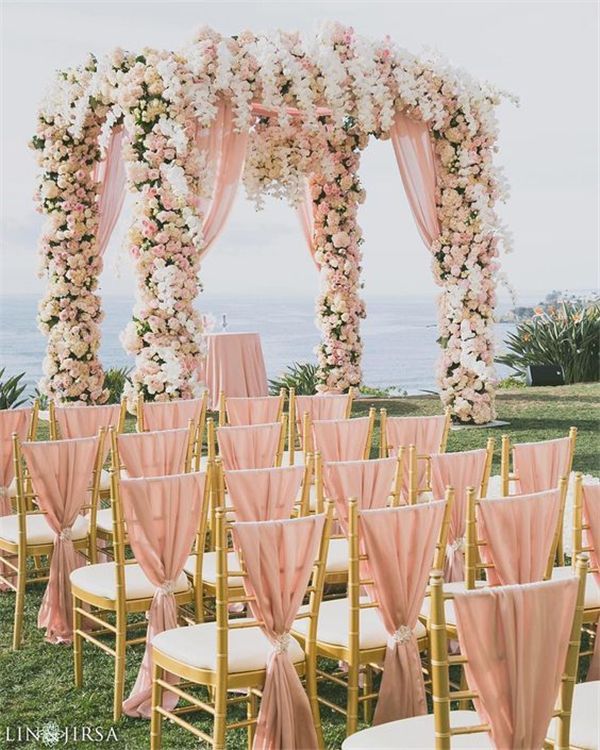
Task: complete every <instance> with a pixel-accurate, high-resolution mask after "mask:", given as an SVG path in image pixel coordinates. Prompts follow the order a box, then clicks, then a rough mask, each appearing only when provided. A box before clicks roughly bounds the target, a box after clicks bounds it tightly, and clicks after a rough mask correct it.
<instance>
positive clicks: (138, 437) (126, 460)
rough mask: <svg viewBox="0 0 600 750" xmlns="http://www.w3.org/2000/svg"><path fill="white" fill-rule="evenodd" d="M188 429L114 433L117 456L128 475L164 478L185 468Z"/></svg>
mask: <svg viewBox="0 0 600 750" xmlns="http://www.w3.org/2000/svg"><path fill="white" fill-rule="evenodd" d="M189 436H190V433H189V429H181V430H159V431H158V432H130V433H128V434H127V435H118V436H117V446H118V450H119V458H120V459H121V461H122V462H123V465H124V467H125V471H126V472H127V474H128V475H129V476H130V477H163V476H167V475H169V474H181V473H182V472H183V471H184V469H185V459H186V455H187V448H188V440H189Z"/></svg>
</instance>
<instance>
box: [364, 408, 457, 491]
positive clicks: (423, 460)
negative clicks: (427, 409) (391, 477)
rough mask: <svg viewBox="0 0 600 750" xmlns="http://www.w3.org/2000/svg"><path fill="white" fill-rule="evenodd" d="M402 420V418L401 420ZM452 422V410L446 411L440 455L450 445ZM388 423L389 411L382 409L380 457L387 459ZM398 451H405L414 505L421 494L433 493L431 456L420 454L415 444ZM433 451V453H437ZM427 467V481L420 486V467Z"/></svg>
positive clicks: (380, 412)
mask: <svg viewBox="0 0 600 750" xmlns="http://www.w3.org/2000/svg"><path fill="white" fill-rule="evenodd" d="M401 419H402V418H401ZM418 419H422V420H427V419H430V418H429V417H419V418H418ZM431 419H439V417H432V418H431ZM451 422H452V416H451V410H450V409H446V411H445V412H444V426H443V430H442V434H441V439H440V443H439V447H438V446H436V451H437V452H438V453H445V452H446V447H447V445H448V435H449V433H450V425H451ZM387 423H388V414H387V409H380V411H379V424H380V438H379V457H380V458H385V457H386V456H388V455H389V452H390V447H389V445H388V434H387ZM395 448H396V450H398V449H400V448H402V449H404V451H405V456H406V461H407V468H406V470H405V473H406V476H407V482H406V486H407V490H408V495H409V502H410V503H411V504H412V503H413V502H416V499H415V498H417V497H418V495H419V493H421V492H430V491H431V456H430V454H429V453H419V451H418V446H416V445H415V444H414V443H412V442H411V443H409V444H408V445H404V446H395ZM436 451H432V452H436ZM422 464H424V465H425V470H424V474H425V480H424V484H422V485H421V486H419V467H420V465H422Z"/></svg>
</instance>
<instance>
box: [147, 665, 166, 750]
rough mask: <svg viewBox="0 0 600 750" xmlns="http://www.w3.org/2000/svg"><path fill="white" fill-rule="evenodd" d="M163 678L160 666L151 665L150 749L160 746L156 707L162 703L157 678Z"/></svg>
mask: <svg viewBox="0 0 600 750" xmlns="http://www.w3.org/2000/svg"><path fill="white" fill-rule="evenodd" d="M162 679H164V672H163V670H162V668H161V667H159V666H158V665H157V664H154V665H153V667H152V715H151V718H150V750H160V749H161V747H162V714H161V713H159V711H157V710H156V709H157V707H158V706H160V705H162V696H163V688H162V685H159V684H158V680H162Z"/></svg>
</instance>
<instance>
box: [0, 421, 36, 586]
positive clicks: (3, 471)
mask: <svg viewBox="0 0 600 750" xmlns="http://www.w3.org/2000/svg"><path fill="white" fill-rule="evenodd" d="M31 412H32V410H31V408H29V407H27V408H25V409H1V410H0V516H9V515H10V514H11V513H12V512H13V509H12V506H11V502H10V485H11V484H12V481H13V479H14V478H15V464H14V455H13V445H12V436H13V433H16V434H17V435H18V437H19V440H20V441H23V440H25V438H26V437H27V430H28V428H29V424H30V422H31ZM5 556H6V555H5ZM0 575H1V576H4V578H13V577H14V575H15V572H14V570H12V569H11V568H9V567H7V566H6V565H5V564H4V563H0ZM9 588H10V587H9V586H8V585H7V584H6V583H4V582H3V581H0V591H6V590H7V589H9Z"/></svg>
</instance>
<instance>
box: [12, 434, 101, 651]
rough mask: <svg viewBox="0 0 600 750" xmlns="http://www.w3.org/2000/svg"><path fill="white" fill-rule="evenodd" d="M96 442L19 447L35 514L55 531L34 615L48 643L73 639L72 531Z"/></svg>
mask: <svg viewBox="0 0 600 750" xmlns="http://www.w3.org/2000/svg"><path fill="white" fill-rule="evenodd" d="M98 447H99V440H98V438H95V437H93V438H79V439H76V440H52V441H49V442H39V443H38V442H36V443H23V445H22V450H23V456H24V458H25V461H26V463H27V468H28V469H29V473H30V476H31V482H32V485H33V490H34V492H35V493H36V495H37V498H38V503H39V506H40V509H41V510H42V511H44V512H45V513H46V520H47V521H48V525H49V526H50V528H51V529H52V531H54V533H55V534H56V536H55V537H54V550H53V553H52V560H51V561H50V572H49V578H48V585H47V586H46V591H45V592H44V598H43V599H42V605H41V607H40V612H39V615H38V627H39V628H46V640H47V641H49V642H50V643H60V642H64V643H70V642H71V640H72V637H73V619H72V602H71V584H70V579H69V577H70V575H71V573H72V572H73V571H74V570H75V569H76V568H79V567H81V566H82V565H83V564H84V563H85V561H84V560H83V558H82V557H81V555H78V554H77V552H76V551H75V546H74V545H73V541H72V539H71V528H72V526H73V524H74V523H75V521H76V520H77V517H78V516H79V515H80V514H81V509H82V506H83V505H85V504H86V502H89V492H88V488H89V487H90V485H91V482H92V475H93V470H94V462H95V460H96V455H97V452H98Z"/></svg>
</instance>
